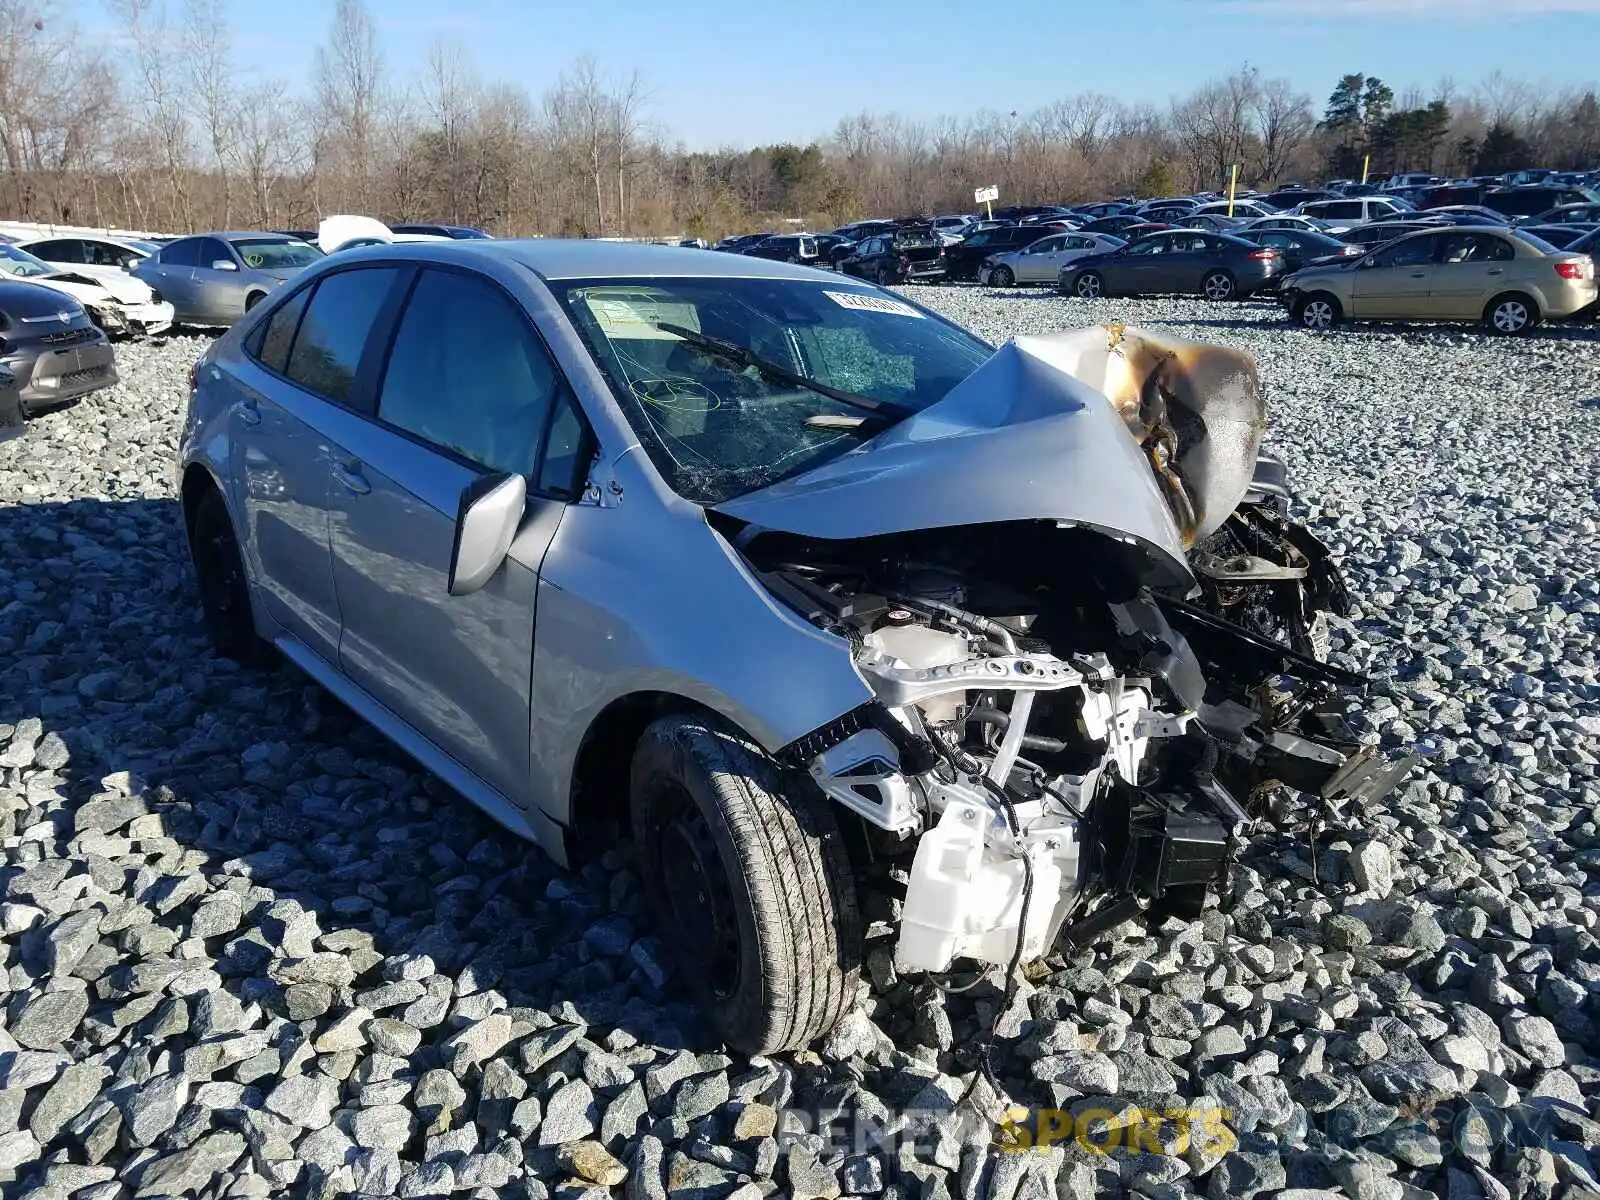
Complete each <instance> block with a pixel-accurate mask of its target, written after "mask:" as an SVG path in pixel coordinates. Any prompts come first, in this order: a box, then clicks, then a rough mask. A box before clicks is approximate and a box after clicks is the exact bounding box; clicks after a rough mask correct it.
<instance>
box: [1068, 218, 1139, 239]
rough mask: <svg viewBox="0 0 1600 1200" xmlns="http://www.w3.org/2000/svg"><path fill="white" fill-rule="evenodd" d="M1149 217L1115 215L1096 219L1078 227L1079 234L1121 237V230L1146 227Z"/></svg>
mask: <svg viewBox="0 0 1600 1200" xmlns="http://www.w3.org/2000/svg"><path fill="white" fill-rule="evenodd" d="M1149 221H1150V218H1149V217H1143V216H1140V215H1139V214H1137V213H1131V212H1124V213H1116V214H1114V215H1112V216H1109V217H1096V218H1095V219H1094V220H1093V221H1089V222H1086V223H1085V224H1083V225H1080V226H1079V227H1078V232H1079V233H1114V234H1116V235H1117V236H1119V237H1120V236H1121V235H1122V232H1123V230H1125V229H1132V228H1133V227H1134V226H1135V225H1146V224H1148V223H1149Z"/></svg>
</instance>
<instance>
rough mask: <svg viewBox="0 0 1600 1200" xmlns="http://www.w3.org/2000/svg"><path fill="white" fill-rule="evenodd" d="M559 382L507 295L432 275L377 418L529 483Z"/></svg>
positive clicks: (421, 289)
mask: <svg viewBox="0 0 1600 1200" xmlns="http://www.w3.org/2000/svg"><path fill="white" fill-rule="evenodd" d="M558 381H559V376H558V375H557V373H556V368H555V364H554V363H553V362H551V361H550V356H549V354H548V353H547V352H546V350H545V348H544V345H543V343H541V342H540V341H539V339H538V337H537V336H536V335H535V334H534V332H533V330H532V329H531V328H530V327H529V324H528V320H527V318H526V317H525V316H524V315H523V314H522V312H521V310H520V309H518V308H517V307H516V306H515V305H514V304H512V302H511V301H510V300H509V299H507V298H506V296H505V295H503V294H502V293H501V292H500V291H498V290H497V289H496V288H495V287H494V286H493V285H491V284H489V283H488V282H487V281H485V280H482V279H476V278H473V277H472V276H468V275H460V274H457V273H455V272H453V271H433V270H425V271H423V273H422V275H421V276H420V277H419V278H418V280H417V285H416V287H415V288H414V289H413V290H412V292H411V298H410V299H409V300H408V301H407V302H406V308H405V312H404V314H403V315H402V316H401V318H400V325H399V328H398V329H397V330H396V333H395V339H394V348H393V349H392V350H391V351H390V353H389V365H388V367H387V368H386V369H385V371H384V376H383V386H382V388H381V389H380V391H379V394H378V419H379V420H381V421H384V422H387V423H388V424H390V425H393V426H395V427H396V428H399V429H404V430H405V431H406V432H408V433H413V434H416V435H417V436H418V437H420V438H423V439H425V440H427V441H429V442H432V443H433V444H434V445H436V446H439V447H440V448H442V449H445V450H449V451H452V452H453V453H456V454H459V455H461V456H462V457H463V458H467V459H470V460H471V461H473V462H475V463H477V464H479V465H480V466H483V467H487V468H488V469H489V470H491V471H511V472H515V473H517V474H521V475H525V474H528V473H529V472H531V471H532V470H533V468H534V457H535V455H536V454H537V453H538V450H539V438H540V435H541V434H542V433H543V432H544V427H545V422H546V420H547V419H548V418H549V416H550V410H551V406H552V403H553V401H554V397H555V392H556V389H557V384H558Z"/></svg>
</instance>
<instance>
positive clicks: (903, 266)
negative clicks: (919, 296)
mask: <svg viewBox="0 0 1600 1200" xmlns="http://www.w3.org/2000/svg"><path fill="white" fill-rule="evenodd" d="M952 249H954V247H952ZM838 268H839V270H840V271H841V272H843V273H844V274H846V275H854V276H856V277H857V278H860V279H870V280H872V281H873V282H874V283H877V284H882V285H888V284H891V283H908V282H917V283H933V282H937V281H938V280H940V279H943V278H944V277H945V271H946V262H945V245H944V243H943V242H942V241H940V240H939V235H938V234H936V233H934V232H933V230H932V229H931V228H918V227H915V226H910V227H903V228H900V229H896V230H894V231H893V232H891V233H880V234H876V235H875V236H873V237H869V238H865V239H863V240H862V241H861V242H859V243H857V245H856V247H855V249H854V250H852V251H851V252H850V253H849V254H847V255H845V257H843V258H841V259H840V260H839V262H838Z"/></svg>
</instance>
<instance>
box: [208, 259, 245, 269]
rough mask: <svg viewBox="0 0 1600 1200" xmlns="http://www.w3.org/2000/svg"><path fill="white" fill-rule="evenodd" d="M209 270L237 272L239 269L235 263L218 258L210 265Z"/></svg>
mask: <svg viewBox="0 0 1600 1200" xmlns="http://www.w3.org/2000/svg"><path fill="white" fill-rule="evenodd" d="M211 269H212V270H213V271H237V270H238V269H239V267H238V264H237V263H232V262H229V261H228V260H227V259H225V258H219V259H217V261H216V262H214V263H212V264H211Z"/></svg>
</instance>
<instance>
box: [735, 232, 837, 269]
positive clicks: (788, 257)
mask: <svg viewBox="0 0 1600 1200" xmlns="http://www.w3.org/2000/svg"><path fill="white" fill-rule="evenodd" d="M744 252H745V253H746V254H748V255H750V256H751V257H752V258H770V259H772V260H773V261H774V262H788V263H797V264H799V265H800V266H804V267H814V266H816V265H817V264H818V263H819V262H826V261H827V260H826V259H824V258H823V257H822V253H821V251H820V250H819V249H818V247H817V239H816V238H814V237H812V236H811V235H810V234H806V233H779V234H775V235H774V236H772V237H769V238H763V239H762V240H761V241H759V242H757V243H756V244H755V245H753V246H747V247H745V251H744Z"/></svg>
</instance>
